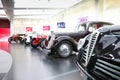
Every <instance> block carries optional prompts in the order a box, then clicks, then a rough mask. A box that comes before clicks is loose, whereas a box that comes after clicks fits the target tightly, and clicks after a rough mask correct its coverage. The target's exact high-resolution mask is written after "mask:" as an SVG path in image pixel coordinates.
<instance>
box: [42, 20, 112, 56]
mask: <svg viewBox="0 0 120 80" xmlns="http://www.w3.org/2000/svg"><path fill="white" fill-rule="evenodd" d="M104 25H112V23H109V22H101V21H89V22H85V23H83V24H79V25H78V26H77V27H76V29H75V32H69V33H52V34H51V36H49V38H48V39H46V40H44V41H43V48H46V49H49V50H50V51H51V52H50V54H53V53H56V54H58V55H59V56H60V57H68V56H70V54H71V53H72V51H77V43H78V41H79V39H80V38H84V37H85V36H86V35H88V34H90V33H91V32H93V31H94V30H96V29H97V28H99V27H102V26H104Z"/></svg>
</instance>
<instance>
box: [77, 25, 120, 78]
mask: <svg viewBox="0 0 120 80" xmlns="http://www.w3.org/2000/svg"><path fill="white" fill-rule="evenodd" d="M77 64H78V66H79V69H80V72H81V74H82V75H84V77H85V78H86V80H94V79H96V80H120V25H116V26H115V25H112V26H105V27H102V28H99V29H98V30H96V31H95V32H93V33H92V34H91V35H90V36H88V37H87V38H86V41H85V44H84V45H83V47H82V48H80V50H79V54H78V59H77Z"/></svg>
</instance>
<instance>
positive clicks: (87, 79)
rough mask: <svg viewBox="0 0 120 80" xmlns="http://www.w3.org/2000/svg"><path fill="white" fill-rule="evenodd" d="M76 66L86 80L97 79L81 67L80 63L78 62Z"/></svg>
mask: <svg viewBox="0 0 120 80" xmlns="http://www.w3.org/2000/svg"><path fill="white" fill-rule="evenodd" d="M76 64H77V67H78V69H79V71H80V75H81V76H83V77H84V80H95V78H93V77H92V76H91V75H90V74H89V73H88V72H87V71H86V70H84V69H83V68H82V67H81V66H80V64H79V62H76Z"/></svg>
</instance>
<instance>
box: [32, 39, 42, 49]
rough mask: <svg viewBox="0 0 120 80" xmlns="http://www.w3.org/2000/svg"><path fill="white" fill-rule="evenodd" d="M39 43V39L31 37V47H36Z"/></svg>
mask: <svg viewBox="0 0 120 80" xmlns="http://www.w3.org/2000/svg"><path fill="white" fill-rule="evenodd" d="M39 43H40V39H32V41H31V46H32V47H33V48H37V47H38V46H39Z"/></svg>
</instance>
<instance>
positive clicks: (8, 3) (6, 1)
mask: <svg viewBox="0 0 120 80" xmlns="http://www.w3.org/2000/svg"><path fill="white" fill-rule="evenodd" d="M1 1H2V4H3V9H4V10H5V13H6V15H7V16H8V18H9V20H11V19H13V17H14V13H13V10H14V0H1Z"/></svg>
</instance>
